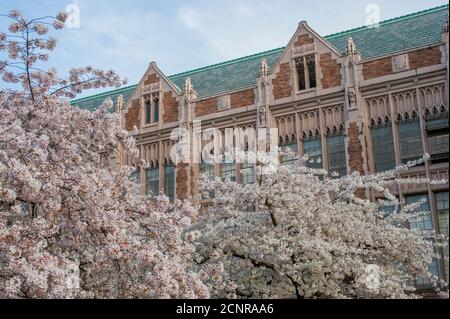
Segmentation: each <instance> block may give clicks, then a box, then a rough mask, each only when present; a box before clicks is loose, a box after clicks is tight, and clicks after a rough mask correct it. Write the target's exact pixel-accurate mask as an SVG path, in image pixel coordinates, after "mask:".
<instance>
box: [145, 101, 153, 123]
mask: <svg viewBox="0 0 450 319" xmlns="http://www.w3.org/2000/svg"><path fill="white" fill-rule="evenodd" d="M151 122H152V101H151V100H150V99H146V100H145V124H147V125H149V124H151Z"/></svg>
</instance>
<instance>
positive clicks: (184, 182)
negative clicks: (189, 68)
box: [176, 78, 197, 200]
mask: <svg viewBox="0 0 450 319" xmlns="http://www.w3.org/2000/svg"><path fill="white" fill-rule="evenodd" d="M196 98H197V93H196V92H195V91H194V88H193V86H192V83H191V79H190V78H187V79H186V80H185V83H184V87H183V96H182V99H181V103H179V110H178V114H179V116H178V122H179V127H180V128H182V129H185V130H186V132H187V136H188V138H187V143H188V145H187V148H188V150H189V155H188V156H186V155H184V156H183V158H184V161H183V162H181V163H178V164H177V166H176V170H177V173H176V198H177V199H180V200H184V199H192V197H193V195H194V193H195V191H194V189H193V188H194V187H195V178H197V176H196V174H195V173H196V169H195V166H196V165H197V164H196V163H194V157H193V155H194V154H193V153H192V150H193V140H194V138H193V134H194V132H193V124H192V123H193V122H192V121H193V118H192V117H193V103H192V102H193V101H194V100H195V99H196Z"/></svg>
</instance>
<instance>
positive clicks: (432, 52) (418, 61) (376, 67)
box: [363, 46, 442, 80]
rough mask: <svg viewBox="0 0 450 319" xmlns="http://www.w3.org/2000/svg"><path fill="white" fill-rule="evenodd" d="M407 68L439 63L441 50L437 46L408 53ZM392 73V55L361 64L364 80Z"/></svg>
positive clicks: (411, 68) (412, 68)
mask: <svg viewBox="0 0 450 319" xmlns="http://www.w3.org/2000/svg"><path fill="white" fill-rule="evenodd" d="M408 58H409V70H414V69H419V68H424V67H427V66H432V65H437V64H441V62H442V61H441V50H440V48H439V47H437V46H436V47H432V48H425V49H420V50H416V51H412V52H409V53H408ZM393 73H394V70H393V66H392V56H389V57H385V58H382V59H377V60H373V61H369V62H366V63H364V64H363V75H364V79H365V80H370V79H374V78H378V77H382V76H386V75H391V74H393Z"/></svg>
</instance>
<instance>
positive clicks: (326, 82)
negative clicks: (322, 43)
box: [320, 53, 342, 89]
mask: <svg viewBox="0 0 450 319" xmlns="http://www.w3.org/2000/svg"><path fill="white" fill-rule="evenodd" d="M320 70H321V72H322V80H321V82H322V88H323V89H328V88H332V87H336V86H340V85H341V83H342V76H341V65H340V64H339V63H337V62H336V59H332V58H331V53H325V54H321V55H320Z"/></svg>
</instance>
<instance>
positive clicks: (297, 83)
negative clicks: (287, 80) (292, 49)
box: [292, 51, 319, 94]
mask: <svg viewBox="0 0 450 319" xmlns="http://www.w3.org/2000/svg"><path fill="white" fill-rule="evenodd" d="M311 57H313V59H311V60H312V61H314V73H313V74H314V82H315V86H313V87H312V86H311V81H310V70H309V63H308V58H311ZM292 61H293V70H294V74H293V78H294V83H295V92H296V94H301V93H306V92H309V91H315V90H317V88H318V86H319V81H318V79H319V75H318V69H319V68H318V64H317V61H318V58H317V53H316V52H315V51H310V52H306V53H304V54H302V55H297V56H295V57H294V58H293V59H292ZM299 63H300V64H302V66H303V77H304V82H305V88H304V89H302V88H301V87H300V82H301V81H300V73H299V70H298V69H299V67H298V65H299Z"/></svg>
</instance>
